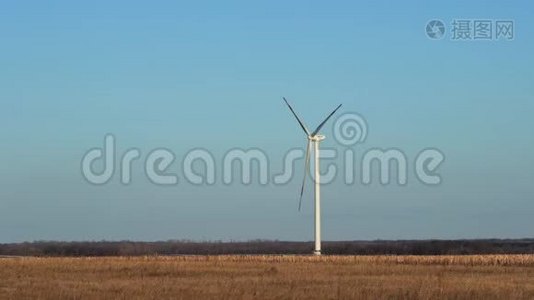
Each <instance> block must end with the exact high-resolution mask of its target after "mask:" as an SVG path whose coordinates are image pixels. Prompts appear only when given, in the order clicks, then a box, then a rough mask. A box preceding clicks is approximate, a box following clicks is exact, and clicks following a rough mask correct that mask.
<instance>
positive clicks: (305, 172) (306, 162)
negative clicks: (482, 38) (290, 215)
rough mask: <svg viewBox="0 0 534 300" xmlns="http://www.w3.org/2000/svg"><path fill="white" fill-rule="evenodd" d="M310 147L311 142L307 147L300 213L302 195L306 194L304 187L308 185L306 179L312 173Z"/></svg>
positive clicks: (300, 200) (300, 203)
mask: <svg viewBox="0 0 534 300" xmlns="http://www.w3.org/2000/svg"><path fill="white" fill-rule="evenodd" d="M310 147H311V143H310V140H308V145H306V157H305V158H304V159H305V162H304V178H303V179H302V186H301V187H300V199H299V211H300V209H301V207H302V195H303V194H304V185H305V184H306V177H308V172H309V171H310Z"/></svg>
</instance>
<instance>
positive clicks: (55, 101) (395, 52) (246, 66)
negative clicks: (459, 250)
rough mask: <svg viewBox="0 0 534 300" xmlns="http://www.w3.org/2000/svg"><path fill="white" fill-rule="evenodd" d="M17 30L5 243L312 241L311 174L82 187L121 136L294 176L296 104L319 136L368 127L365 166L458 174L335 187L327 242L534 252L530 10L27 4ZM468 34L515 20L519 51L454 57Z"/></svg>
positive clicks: (11, 8) (4, 72) (494, 44)
mask: <svg viewBox="0 0 534 300" xmlns="http://www.w3.org/2000/svg"><path fill="white" fill-rule="evenodd" d="M0 15H1V18H0V36H1V38H2V42H1V43H0V54H1V55H0V66H1V71H0V101H1V104H2V105H1V107H2V109H1V110H0V122H1V123H0V124H1V125H2V126H1V127H0V128H1V129H0V138H1V140H2V147H0V166H1V167H0V242H12V241H27V240H30V241H31V240H43V239H47V240H50V239H54V240H101V239H107V240H117V239H133V240H165V239H182V238H186V239H195V240H218V239H222V240H230V239H238V240H243V239H255V238H266V239H281V240H311V239H312V237H313V236H312V229H313V227H312V221H313V220H312V207H311V196H312V195H311V193H307V195H306V196H307V198H306V201H307V202H306V203H305V208H304V210H303V211H302V212H300V213H299V212H297V210H296V202H297V193H298V188H299V183H300V176H297V177H296V178H295V179H294V180H293V181H291V183H290V184H288V185H285V186H274V185H267V186H260V185H258V184H252V185H249V186H244V185H240V184H234V185H231V186H224V185H222V184H220V183H219V184H216V185H214V186H208V187H206V186H192V185H189V184H187V183H183V184H179V185H178V186H174V187H161V186H155V185H153V184H151V183H150V182H148V181H147V180H146V178H144V177H143V176H142V174H141V173H142V168H141V167H139V166H138V167H137V169H136V171H135V172H137V173H136V174H137V175H136V176H134V182H133V183H132V184H131V185H129V186H123V185H121V184H120V182H119V180H118V177H117V176H116V177H114V179H113V180H112V181H111V182H110V183H109V184H107V185H105V186H93V185H90V184H88V183H87V182H86V181H84V179H83V177H82V176H81V175H80V161H81V159H82V156H83V155H84V153H85V152H86V151H87V150H89V149H90V148H93V147H100V146H101V145H102V143H103V139H104V136H105V134H106V133H113V134H114V135H115V137H116V139H117V146H118V148H119V150H118V151H119V152H120V151H124V150H125V149H128V148H130V147H137V148H139V149H140V150H141V152H142V157H143V158H144V157H146V154H147V153H148V152H149V151H151V150H153V149H155V148H158V147H165V148H168V149H171V150H172V151H173V152H174V153H176V155H177V159H178V160H180V158H181V156H182V155H183V154H184V153H186V152H187V151H188V150H189V149H193V148H197V147H202V148H205V149H208V150H210V151H212V152H213V153H214V155H215V156H216V157H217V158H220V157H222V155H224V153H225V152H227V151H228V150H229V149H232V148H236V147H238V148H244V149H247V148H253V147H254V148H260V149H262V150H264V151H265V152H266V153H268V154H269V158H270V160H271V162H272V163H273V165H274V167H278V168H281V165H282V159H283V154H284V153H285V152H286V151H287V150H288V149H290V148H294V147H302V146H303V145H304V143H305V140H304V138H303V136H302V133H301V131H300V129H299V128H298V127H297V124H296V123H295V121H294V120H293V119H292V117H291V115H290V114H289V112H288V111H287V109H286V108H285V107H284V105H283V102H282V100H281V97H282V96H286V97H288V98H289V99H291V100H292V102H293V104H294V106H295V107H296V109H297V111H298V112H299V114H300V115H301V116H302V117H303V118H304V119H305V120H306V122H307V123H308V124H309V126H310V127H313V125H315V124H316V123H318V122H320V120H321V119H322V118H324V116H325V115H326V114H327V113H328V112H329V111H330V110H332V109H333V108H334V107H335V105H337V104H338V103H343V104H344V107H343V110H344V111H354V112H358V113H359V114H361V115H362V116H364V117H365V119H366V120H367V123H368V125H369V135H368V138H367V140H366V142H365V144H363V145H358V147H359V148H357V150H356V151H357V152H358V153H361V152H363V151H364V150H365V149H371V148H390V147H395V148H399V149H402V150H403V151H404V152H406V153H407V156H408V157H409V158H410V159H413V157H415V155H416V154H417V153H418V152H419V151H420V150H422V149H424V148H426V147H435V148H438V149H440V150H441V151H442V152H443V153H444V154H445V156H446V161H445V163H444V164H443V165H442V166H441V167H440V174H441V175H442V178H443V183H442V184H441V185H439V186H433V187H429V186H425V185H423V184H421V183H418V182H416V181H413V180H411V181H410V182H409V184H408V185H407V186H397V185H389V186H381V185H379V184H374V185H371V186H362V185H361V184H355V185H352V186H347V185H344V184H343V183H342V182H341V181H339V182H335V183H333V184H331V185H328V186H325V187H324V188H323V192H324V193H325V196H324V198H325V199H324V201H323V211H324V215H323V218H324V234H323V235H324V238H325V239H327V240H343V239H379V238H380V239H408V238H484V237H503V238H506V237H508V238H515V237H532V236H533V233H532V228H534V219H533V218H532V215H533V213H534V198H533V195H534V188H533V185H532V183H533V182H534V155H533V154H532V149H534V135H532V128H533V127H534V119H533V118H532V116H533V115H534V100H533V99H532V97H533V95H534V84H533V78H534V76H533V71H532V70H534V60H533V58H532V53H534V5H533V4H532V3H531V2H529V1H515V2H504V1H469V2H468V3H466V2H464V1H442V2H439V3H432V4H429V3H423V2H422V1H421V2H420V3H418V2H406V1H403V2H402V3H400V2H399V3H397V2H392V1H367V2H355V1H346V2H328V3H326V2H324V3H322V4H317V3H309V2H304V1H295V2H292V3H288V2H287V1H269V2H265V3H251V2H250V1H241V2H224V3H223V2H215V1H214V2H202V3H194V4H193V3H174V2H171V1H169V2H158V3H150V4H148V3H141V2H132V1H124V2H121V1H117V2H114V3H108V1H92V2H90V3H89V2H88V3H84V4H83V3H73V2H71V1H49V2H46V3H44V2H41V1H25V2H13V3H2V4H1V5H0ZM432 19H440V20H443V21H444V22H445V24H446V26H447V36H446V37H445V38H444V39H443V40H431V39H429V38H427V37H426V35H425V25H426V23H427V22H428V21H429V20H432ZM454 19H491V20H499V19H505V20H510V19H511V20H514V22H515V23H514V26H515V27H514V29H515V39H514V40H513V41H504V40H499V41H452V40H450V27H451V24H450V23H451V22H452V21H453V20H454ZM331 130H332V123H330V124H329V125H328V126H327V127H325V130H324V132H325V134H326V135H327V136H330V137H331V135H332V134H331ZM324 144H325V145H324V146H325V147H334V148H335V147H337V148H339V147H341V146H339V145H336V144H335V142H334V141H333V139H332V138H329V139H328V140H327V141H326V142H325V143H324ZM410 162H411V161H410ZM274 167H273V168H274ZM172 168H174V169H173V170H174V171H177V170H178V168H179V164H178V163H175V164H174V165H173V167H172Z"/></svg>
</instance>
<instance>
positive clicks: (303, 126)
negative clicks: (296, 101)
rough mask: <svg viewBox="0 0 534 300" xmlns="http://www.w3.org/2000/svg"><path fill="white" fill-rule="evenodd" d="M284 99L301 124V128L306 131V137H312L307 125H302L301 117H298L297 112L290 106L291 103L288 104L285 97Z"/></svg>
mask: <svg viewBox="0 0 534 300" xmlns="http://www.w3.org/2000/svg"><path fill="white" fill-rule="evenodd" d="M282 98H283V99H284V101H285V102H286V104H287V107H289V110H291V112H292V113H293V115H294V116H295V118H296V119H297V121H298V122H299V124H300V127H302V130H304V132H306V135H307V136H310V131H309V130H308V128H306V125H304V123H302V121H301V120H300V119H299V117H298V116H297V114H296V113H295V111H294V110H293V107H291V105H290V104H289V102H287V100H286V98H285V97H282Z"/></svg>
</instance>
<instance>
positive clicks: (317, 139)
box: [308, 134, 326, 142]
mask: <svg viewBox="0 0 534 300" xmlns="http://www.w3.org/2000/svg"><path fill="white" fill-rule="evenodd" d="M325 139H326V136H324V135H322V134H317V135H315V136H311V135H309V136H308V140H309V141H311V142H321V141H324V140H325Z"/></svg>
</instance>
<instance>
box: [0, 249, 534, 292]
mask: <svg viewBox="0 0 534 300" xmlns="http://www.w3.org/2000/svg"><path fill="white" fill-rule="evenodd" d="M28 298H31V299H139V298H149V299H386V298H387V299H437V298H446V299H534V255H488V256H422V257H421V256H324V257H313V256H179V257H158V256H154V257H109V258H16V257H12V258H0V299H28Z"/></svg>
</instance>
